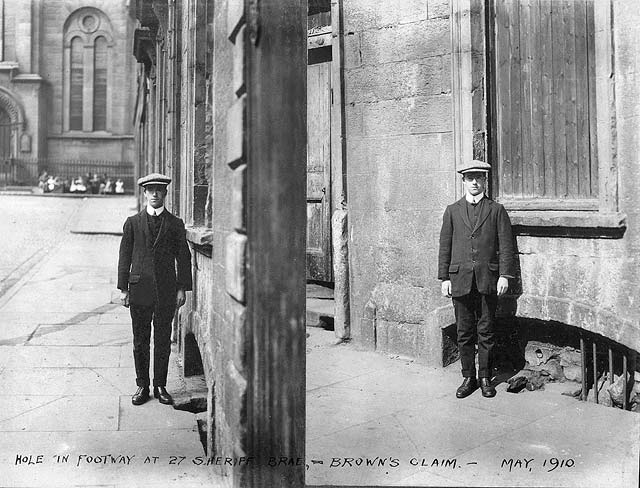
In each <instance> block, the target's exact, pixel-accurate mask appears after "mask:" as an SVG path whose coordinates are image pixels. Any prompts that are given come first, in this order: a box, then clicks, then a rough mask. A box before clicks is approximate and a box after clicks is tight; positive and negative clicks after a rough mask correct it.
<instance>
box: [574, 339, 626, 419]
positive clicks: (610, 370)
mask: <svg viewBox="0 0 640 488" xmlns="http://www.w3.org/2000/svg"><path fill="white" fill-rule="evenodd" d="M604 347H606V353H607V354H606V357H605V361H603V360H599V359H598V354H599V350H598V349H599V348H598V343H597V341H596V339H595V338H593V339H592V341H591V358H589V353H588V346H587V340H585V337H584V336H582V337H580V351H581V361H580V367H581V373H582V392H581V394H580V399H581V400H583V401H587V398H588V394H589V389H592V390H593V400H594V402H595V403H600V402H599V399H598V391H599V384H600V380H603V378H604V376H605V375H606V376H607V379H608V382H609V386H611V385H613V382H614V378H615V374H614V372H615V371H618V372H620V373H621V374H620V376H621V377H622V409H623V410H628V409H629V407H630V404H629V396H630V393H631V389H632V388H633V382H634V381H635V371H636V366H637V353H636V352H635V351H633V350H631V349H629V348H626V347H620V345H618V347H616V346H615V345H613V344H611V343H608V344H606V345H605V346H604ZM602 349H603V347H602V346H601V347H600V351H601V352H600V354H601V357H602V356H603V355H604V351H602ZM614 353H615V354H616V355H617V357H618V360H617V361H614ZM620 357H621V360H620ZM589 360H590V361H591V363H592V364H591V367H592V373H593V378H592V381H591V382H589V378H588V377H589V373H590V372H589V364H588V363H589ZM598 363H600V365H602V364H603V363H605V364H606V366H604V367H602V368H601V371H600V372H601V373H602V374H600V376H598V375H599V368H598ZM589 383H591V384H589ZM630 387H631V388H630ZM611 405H612V406H614V404H613V402H612V403H611Z"/></svg>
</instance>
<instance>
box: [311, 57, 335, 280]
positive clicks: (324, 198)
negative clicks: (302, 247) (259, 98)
mask: <svg viewBox="0 0 640 488" xmlns="http://www.w3.org/2000/svg"><path fill="white" fill-rule="evenodd" d="M330 192H331V63H330V62H325V63H317V64H312V65H309V66H308V70H307V279H308V280H318V281H333V272H332V267H331V205H330V204H331V195H330Z"/></svg>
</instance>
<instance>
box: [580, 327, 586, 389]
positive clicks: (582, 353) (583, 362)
mask: <svg viewBox="0 0 640 488" xmlns="http://www.w3.org/2000/svg"><path fill="white" fill-rule="evenodd" d="M580 373H581V376H582V393H581V394H580V399H581V400H586V399H587V351H586V350H585V344H584V338H583V337H581V338H580Z"/></svg>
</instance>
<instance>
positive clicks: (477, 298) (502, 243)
mask: <svg viewBox="0 0 640 488" xmlns="http://www.w3.org/2000/svg"><path fill="white" fill-rule="evenodd" d="M490 169H491V165H489V164H487V163H485V162H484V161H476V160H474V161H472V162H471V163H469V164H467V165H465V166H464V167H463V168H462V169H460V170H459V171H458V173H460V174H462V184H463V185H464V189H465V195H464V197H463V198H461V199H460V200H458V201H457V202H455V203H453V204H451V205H449V206H448V207H447V209H446V210H445V212H444V216H443V219H442V230H441V231H440V252H439V256H438V278H439V279H440V280H442V295H443V296H445V297H447V298H452V299H453V307H454V312H455V317H456V327H457V336H458V351H459V353H460V362H461V365H462V376H463V377H464V381H463V382H462V385H461V386H460V387H459V388H458V390H457V391H456V397H458V398H465V397H467V396H469V395H471V394H472V393H473V392H474V391H475V390H476V389H477V388H478V380H477V379H476V362H475V342H476V337H477V344H478V377H479V379H480V382H479V383H480V389H481V390H482V396H484V397H489V398H490V397H493V396H495V394H496V390H495V388H494V386H493V385H492V384H491V376H492V375H491V371H492V365H491V359H492V351H493V347H494V330H493V329H494V322H495V315H496V308H497V304H498V296H499V295H503V294H504V293H506V292H507V289H508V287H509V278H513V277H514V276H515V269H514V268H515V256H514V246H513V237H512V232H511V221H510V220H509V216H508V215H507V211H506V210H505V209H504V207H503V206H502V205H500V204H499V203H496V202H494V201H492V200H490V199H489V198H488V197H487V196H486V195H485V190H486V187H487V175H488V172H489V170H490Z"/></svg>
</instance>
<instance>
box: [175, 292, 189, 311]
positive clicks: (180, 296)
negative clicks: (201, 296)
mask: <svg viewBox="0 0 640 488" xmlns="http://www.w3.org/2000/svg"><path fill="white" fill-rule="evenodd" d="M186 299H187V296H186V294H185V292H184V290H181V289H178V291H177V292H176V308H180V307H182V306H183V305H184V302H185V300H186Z"/></svg>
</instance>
